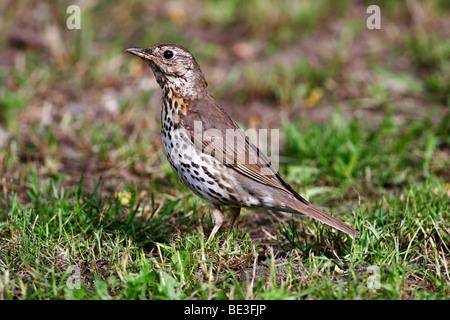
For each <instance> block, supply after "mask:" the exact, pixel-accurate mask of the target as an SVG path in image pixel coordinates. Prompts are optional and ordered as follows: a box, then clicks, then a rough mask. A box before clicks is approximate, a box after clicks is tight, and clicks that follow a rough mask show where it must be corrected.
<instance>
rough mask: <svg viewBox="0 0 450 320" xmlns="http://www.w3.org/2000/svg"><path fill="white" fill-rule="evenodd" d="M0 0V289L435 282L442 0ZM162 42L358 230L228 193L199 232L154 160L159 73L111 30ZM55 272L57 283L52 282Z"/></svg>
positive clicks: (384, 294) (445, 278)
mask: <svg viewBox="0 0 450 320" xmlns="http://www.w3.org/2000/svg"><path fill="white" fill-rule="evenodd" d="M12 2H13V1H3V2H2V4H0V9H1V12H2V20H1V21H0V31H1V33H2V34H3V35H5V37H4V38H2V40H1V41H0V47H1V50H0V81H1V84H2V85H1V86H0V208H1V210H0V239H1V241H0V299H81V298H84V299H167V298H168V299H184V298H190V299H254V298H256V299H380V298H382V299H448V298H449V295H450V275H449V271H448V264H449V262H450V251H449V245H450V225H449V221H450V219H449V215H450V211H449V205H450V185H449V182H450V169H449V168H450V113H449V106H450V94H449V92H450V91H449V88H450V86H449V83H450V81H449V80H450V79H449V74H450V63H449V61H450V59H449V58H450V44H449V42H448V39H449V38H450V19H449V15H450V11H449V10H450V8H449V6H448V4H447V2H446V1H439V0H428V1H422V2H421V1H405V2H393V1H375V2H377V5H378V6H379V7H380V11H381V29H373V30H370V29H368V28H367V26H366V20H367V18H368V17H369V14H368V13H366V9H367V7H368V6H369V5H371V4H374V3H372V2H373V1H372V2H367V1H329V0H322V1H286V2H282V3H279V2H275V1H256V0H255V1H246V2H245V3H241V2H239V1H226V2H220V3H216V2H213V1H194V0H190V1H166V2H162V3H161V2H158V1H133V2H131V3H130V2H126V1H123V2H122V1H119V2H115V3H114V5H112V4H108V3H107V2H86V1H79V2H77V1H74V3H73V4H75V5H78V6H79V7H80V12H81V20H80V21H81V24H80V29H69V28H68V27H67V19H68V18H69V17H70V16H71V14H70V13H67V6H68V4H66V3H65V2H58V3H57V4H53V3H52V4H50V3H48V2H42V1H25V0H23V1H14V5H12ZM158 42H174V43H178V44H181V45H183V46H185V47H187V48H188V49H189V50H190V51H191V52H192V53H193V54H194V56H195V57H196V59H197V61H198V62H199V64H200V66H201V67H202V70H203V72H204V74H205V75H206V78H207V81H208V84H209V86H208V88H209V91H210V92H211V93H212V94H213V95H214V96H215V97H216V99H217V100H218V101H219V103H220V104H221V106H222V107H223V108H224V109H225V110H226V111H227V112H228V113H229V114H230V115H231V117H232V118H233V119H235V120H236V121H237V122H238V123H239V124H240V125H241V126H242V127H243V128H244V129H247V128H255V129H279V132H280V154H281V157H280V160H281V167H280V172H281V174H282V175H283V176H284V177H285V178H286V180H287V181H288V182H289V183H290V184H291V185H292V186H293V187H294V189H295V190H297V191H299V193H300V194H302V195H304V196H305V197H306V198H307V199H309V200H310V201H311V202H313V203H314V204H315V205H317V206H319V207H320V208H323V209H325V210H327V211H329V212H330V213H332V214H333V215H335V216H337V217H339V218H340V219H342V220H344V221H346V222H347V223H349V224H351V225H353V226H354V227H355V228H357V229H358V230H359V231H360V238H359V239H352V238H350V237H347V236H345V235H344V234H342V233H340V232H338V231H335V230H332V229H331V228H327V227H325V226H323V225H320V224H318V223H315V222H313V221H311V220H309V219H307V218H302V217H298V216H292V215H291V214H283V213H278V212H270V211H261V212H253V211H250V210H245V211H244V212H243V215H242V216H241V218H240V220H239V222H238V230H237V231H236V232H235V233H232V234H231V237H230V238H229V239H228V241H229V246H228V249H227V250H221V249H220V246H221V244H222V242H223V241H225V235H226V232H225V230H226V227H227V224H226V225H225V226H224V227H225V228H222V229H223V230H221V231H222V232H221V233H220V235H219V237H217V239H215V241H214V242H213V243H206V242H205V241H206V240H205V237H204V234H206V235H207V234H208V233H209V232H210V230H211V228H212V223H211V217H210V214H209V206H208V204H207V203H206V202H204V201H203V200H200V199H198V198H196V197H195V196H194V195H192V194H191V193H190V192H189V191H188V190H187V189H186V188H184V187H183V186H182V184H181V183H180V182H179V181H178V179H177V178H176V176H175V175H174V173H173V172H172V171H171V169H170V166H169V165H168V162H167V160H166V159H165V156H164V152H163V151H162V143H161V139H160V133H159V131H160V130H159V126H160V124H159V122H160V119H159V117H160V105H161V102H160V99H161V93H160V89H159V87H158V85H157V83H156V81H155V79H154V77H153V74H152V73H151V70H150V68H149V67H148V66H147V65H146V64H145V63H143V62H142V61H141V60H140V59H137V58H135V57H133V56H131V55H129V54H127V53H125V49H127V48H129V47H146V46H149V45H151V44H154V43H158ZM70 284H73V285H70Z"/></svg>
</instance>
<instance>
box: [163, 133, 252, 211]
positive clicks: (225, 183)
mask: <svg viewBox="0 0 450 320" xmlns="http://www.w3.org/2000/svg"><path fill="white" fill-rule="evenodd" d="M162 142H163V145H164V151H165V153H166V157H167V160H168V161H169V163H170V165H171V167H172V169H173V171H174V172H175V173H176V175H177V176H178V178H179V179H180V180H181V182H182V183H183V184H184V185H185V186H186V187H188V188H189V189H190V190H191V191H192V192H193V193H194V194H196V195H197V196H199V197H201V198H203V199H205V200H206V201H208V202H209V203H213V204H224V205H231V206H239V207H242V206H245V207H254V206H259V205H260V202H259V200H258V199H257V198H255V197H253V196H252V195H250V194H248V192H246V190H243V188H242V187H241V185H240V183H239V181H238V179H236V176H235V173H234V172H233V171H234V170H233V169H231V168H229V167H227V166H225V165H224V164H223V163H221V162H220V161H219V160H217V159H216V158H214V157H212V156H211V155H209V154H206V153H203V152H202V151H201V150H200V149H199V148H197V147H196V146H195V145H194V144H193V143H192V142H191V140H190V139H189V138H188V135H187V133H186V132H185V131H184V129H176V130H173V131H172V132H170V133H167V132H164V130H163V132H162Z"/></svg>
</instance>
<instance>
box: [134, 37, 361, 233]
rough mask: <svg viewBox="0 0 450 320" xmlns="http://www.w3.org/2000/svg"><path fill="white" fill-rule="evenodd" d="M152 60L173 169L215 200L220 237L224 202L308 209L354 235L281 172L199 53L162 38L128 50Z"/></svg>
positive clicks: (236, 207) (233, 208)
mask: <svg viewBox="0 0 450 320" xmlns="http://www.w3.org/2000/svg"><path fill="white" fill-rule="evenodd" d="M126 51H127V52H129V53H132V54H134V55H136V56H138V57H141V58H142V59H144V60H146V61H147V62H148V63H149V65H150V67H151V68H152V70H153V73H154V74H155V77H156V81H157V82H158V84H159V85H160V86H161V89H162V100H163V101H162V102H163V106H162V111H161V128H162V129H161V132H162V140H163V144H164V149H165V152H166V156H167V159H168V160H169V163H170V165H171V166H172V169H173V170H174V171H175V173H176V174H177V176H178V177H179V178H180V180H181V181H182V182H183V184H185V185H186V186H187V187H188V188H189V189H190V190H191V191H192V192H194V193H195V194H196V195H198V196H199V197H202V198H204V199H206V200H207V201H208V202H209V203H210V204H211V206H212V214H213V222H214V228H213V230H212V232H211V234H210V236H209V238H208V240H210V239H211V238H212V237H214V235H215V233H216V232H217V230H218V229H219V228H220V226H221V225H222V223H223V214H222V212H221V209H220V205H227V206H228V207H229V208H230V212H231V214H232V221H231V224H230V228H232V227H233V225H234V223H235V221H236V218H237V217H238V216H239V213H240V208H242V207H250V208H251V207H255V208H270V209H275V210H279V211H285V212H293V213H300V214H304V215H307V216H309V217H311V218H314V219H317V220H319V221H321V222H323V223H325V224H327V225H330V226H332V227H334V228H336V229H338V230H340V231H343V232H345V233H347V234H349V235H351V236H354V237H357V236H358V232H357V231H356V230H355V229H354V228H353V227H351V226H349V225H347V224H346V223H344V222H342V221H341V220H339V219H337V218H334V217H333V216H331V215H329V214H327V213H325V212H323V211H322V210H320V209H317V208H316V207H314V206H312V205H311V204H310V203H309V202H307V201H306V200H305V199H303V198H302V197H301V196H300V195H299V194H298V193H297V192H295V191H294V190H293V189H292V187H291V186H290V185H289V184H287V183H286V182H285V181H284V180H283V178H282V177H281V176H280V174H279V173H278V171H277V170H276V168H275V166H274V165H273V164H272V163H271V161H270V159H269V158H268V157H267V156H266V155H265V154H263V153H262V152H260V150H259V149H258V148H257V147H256V146H255V145H254V144H253V143H251V142H250V140H249V139H248V137H246V136H245V133H244V132H243V131H242V129H240V128H239V126H238V125H237V124H236V123H235V122H234V121H233V120H232V119H231V118H230V117H229V116H228V114H227V113H226V112H225V111H224V110H223V109H222V108H221V107H220V106H219V104H218V103H217V102H216V101H215V99H214V98H213V96H212V95H211V94H210V93H209V92H208V91H207V90H206V86H207V82H206V79H205V76H204V75H203V73H202V71H201V69H200V67H199V65H198V63H197V62H196V60H195V58H194V57H193V56H192V55H191V54H190V53H189V51H187V50H186V49H185V48H183V47H182V46H179V45H176V44H167V43H163V44H157V45H154V46H151V47H150V48H148V49H143V48H130V49H127V50H126Z"/></svg>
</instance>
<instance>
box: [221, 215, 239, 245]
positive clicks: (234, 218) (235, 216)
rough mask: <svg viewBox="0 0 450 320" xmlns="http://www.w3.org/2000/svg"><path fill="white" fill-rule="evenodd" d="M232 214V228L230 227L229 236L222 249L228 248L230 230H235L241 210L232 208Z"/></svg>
mask: <svg viewBox="0 0 450 320" xmlns="http://www.w3.org/2000/svg"><path fill="white" fill-rule="evenodd" d="M230 213H231V222H230V226H229V227H228V231H227V236H226V237H225V242H224V243H223V245H222V249H225V248H226V246H227V239H228V233H230V230H231V229H233V227H234V224H235V223H236V220H237V218H238V217H239V215H240V214H241V208H239V207H231V208H230Z"/></svg>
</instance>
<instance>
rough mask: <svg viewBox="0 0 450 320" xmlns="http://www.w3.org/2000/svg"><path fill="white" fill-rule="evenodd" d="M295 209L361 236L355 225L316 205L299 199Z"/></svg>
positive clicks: (350, 233)
mask: <svg viewBox="0 0 450 320" xmlns="http://www.w3.org/2000/svg"><path fill="white" fill-rule="evenodd" d="M295 211H298V212H300V213H302V214H304V215H306V216H308V217H311V218H313V219H316V220H319V221H320V222H323V223H325V224H327V225H329V226H331V227H333V228H336V229H338V230H340V231H342V232H345V233H347V234H349V235H351V236H353V237H356V238H357V237H358V236H359V232H358V231H356V229H354V228H353V227H351V226H349V225H348V224H346V223H345V222H343V221H341V220H339V219H337V218H335V217H333V216H331V215H329V214H328V213H326V212H323V211H322V210H320V209H317V208H316V207H314V206H313V205H311V204H309V203H303V202H300V201H298V202H297V205H296V208H295Z"/></svg>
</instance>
